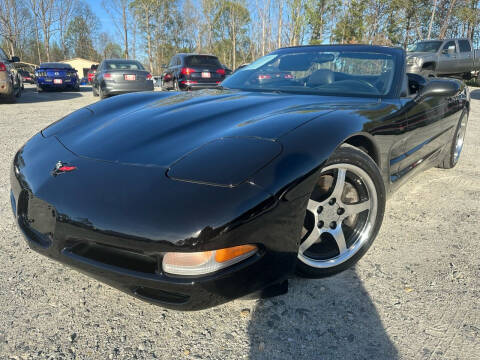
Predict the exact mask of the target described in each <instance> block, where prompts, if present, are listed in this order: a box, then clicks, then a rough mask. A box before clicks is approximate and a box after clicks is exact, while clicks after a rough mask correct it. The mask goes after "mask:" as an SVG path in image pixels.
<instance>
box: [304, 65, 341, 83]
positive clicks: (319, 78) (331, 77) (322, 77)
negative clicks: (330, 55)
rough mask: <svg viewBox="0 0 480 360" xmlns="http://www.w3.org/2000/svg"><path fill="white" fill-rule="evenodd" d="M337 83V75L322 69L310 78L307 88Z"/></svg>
mask: <svg viewBox="0 0 480 360" xmlns="http://www.w3.org/2000/svg"><path fill="white" fill-rule="evenodd" d="M334 81H335V74H334V73H333V71H331V70H328V69H320V70H317V71H315V72H313V73H312V74H310V76H309V77H308V81H307V86H320V85H327V84H331V83H333V82H334Z"/></svg>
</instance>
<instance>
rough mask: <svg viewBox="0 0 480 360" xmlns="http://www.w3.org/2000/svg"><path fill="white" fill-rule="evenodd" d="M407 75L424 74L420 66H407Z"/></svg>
mask: <svg viewBox="0 0 480 360" xmlns="http://www.w3.org/2000/svg"><path fill="white" fill-rule="evenodd" d="M406 72H407V74H420V73H421V72H422V67H421V66H419V65H407V70H406Z"/></svg>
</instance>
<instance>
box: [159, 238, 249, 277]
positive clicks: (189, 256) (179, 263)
mask: <svg viewBox="0 0 480 360" xmlns="http://www.w3.org/2000/svg"><path fill="white" fill-rule="evenodd" d="M257 251H258V247H257V246H255V245H240V246H234V247H230V248H224V249H218V250H211V251H201V252H190V253H185V252H168V253H166V254H165V255H164V256H163V260H162V268H163V271H165V273H168V274H174V275H204V274H208V273H211V272H215V271H217V270H220V269H224V268H226V267H228V266H231V265H234V264H236V263H238V262H240V261H242V260H244V259H246V258H248V257H250V256H252V255H254V254H255V253H256V252H257Z"/></svg>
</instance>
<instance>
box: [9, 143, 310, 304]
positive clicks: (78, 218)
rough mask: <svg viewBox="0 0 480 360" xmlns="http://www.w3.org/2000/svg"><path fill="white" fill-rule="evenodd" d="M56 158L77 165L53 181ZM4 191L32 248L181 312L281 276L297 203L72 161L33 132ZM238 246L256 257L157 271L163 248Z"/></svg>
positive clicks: (290, 257)
mask: <svg viewBox="0 0 480 360" xmlns="http://www.w3.org/2000/svg"><path fill="white" fill-rule="evenodd" d="M39 149H42V150H41V151H40V150H39ZM59 159H61V160H62V161H64V162H67V163H71V164H74V165H75V166H77V168H78V169H77V170H76V171H74V172H72V173H65V174H61V175H58V176H52V175H51V170H52V169H53V167H54V165H55V163H56V162H57V161H58V160H59ZM118 179H122V180H121V181H119V180H118ZM11 187H12V191H11V201H12V208H13V210H14V213H15V218H16V221H17V223H18V225H19V227H20V229H21V230H22V232H23V234H24V235H25V237H26V239H27V241H28V244H29V246H30V247H31V248H32V249H33V250H35V251H37V252H39V253H41V254H43V255H46V256H48V257H50V258H52V259H55V260H57V261H59V262H62V263H64V264H67V265H69V266H71V267H74V268H76V269H78V270H80V271H82V272H84V273H86V274H88V275H90V276H92V277H94V278H96V279H98V280H100V281H103V282H105V283H107V284H110V285H111V286H113V287H116V288H118V289H120V290H122V291H124V292H126V293H128V294H130V295H133V296H135V297H138V298H141V299H142V300H146V301H149V302H151V303H155V304H159V305H162V306H164V307H170V308H175V309H182V310H196V309H202V308H206V307H210V306H214V305H217V304H221V303H223V302H226V301H229V300H231V299H235V298H238V297H241V296H244V295H247V294H250V293H252V292H256V291H259V290H262V289H264V288H266V287H267V286H269V285H272V284H276V283H279V282H281V281H283V280H284V279H286V278H287V277H288V275H289V274H291V273H292V271H293V269H294V266H295V261H296V252H297V248H298V244H297V239H298V238H299V232H300V226H301V224H302V223H303V216H304V210H302V209H304V206H305V201H306V200H305V199H297V200H296V201H290V202H289V201H277V200H275V199H274V198H273V197H272V196H271V195H270V194H267V193H266V192H265V191H263V190H262V189H261V188H259V187H258V186H254V185H250V184H246V183H245V184H243V185H240V186H237V187H236V188H232V189H230V188H221V187H214V186H207V185H199V184H192V183H186V182H179V181H174V180H170V179H168V178H167V177H166V176H165V169H162V168H151V167H150V168H149V167H142V166H126V165H118V164H114V163H102V162H98V161H92V160H88V159H85V158H79V157H76V156H75V155H74V154H73V153H71V152H69V151H68V150H66V149H65V148H64V147H63V146H62V145H61V144H60V143H59V142H58V141H57V140H56V139H55V138H54V137H49V138H44V137H43V136H42V135H41V134H38V135H36V136H35V137H34V138H33V139H31V140H30V141H29V142H28V143H27V144H26V145H25V146H24V147H23V148H22V149H21V150H20V151H19V152H18V153H17V155H16V156H15V159H14V164H13V167H12V175H11ZM295 214H297V215H295ZM195 230H196V231H195ZM242 244H257V245H258V246H259V248H260V251H259V252H258V253H257V254H256V255H254V256H252V257H251V258H248V259H246V260H244V261H242V262H240V263H238V264H235V265H233V266H231V267H229V268H226V269H223V270H220V271H218V272H216V273H212V274H209V275H205V276H201V277H186V276H183V277H180V276H177V277H174V276H170V275H167V274H165V273H163V271H162V268H161V260H162V256H163V254H164V253H165V252H167V251H204V250H213V249H218V248H223V247H230V246H237V245H242Z"/></svg>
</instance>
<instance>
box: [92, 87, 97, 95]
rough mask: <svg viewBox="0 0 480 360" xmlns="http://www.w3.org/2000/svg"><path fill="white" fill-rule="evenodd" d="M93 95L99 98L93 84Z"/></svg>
mask: <svg viewBox="0 0 480 360" xmlns="http://www.w3.org/2000/svg"><path fill="white" fill-rule="evenodd" d="M92 94H93V96H98V92H97V90H96V89H95V86H93V84H92Z"/></svg>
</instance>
